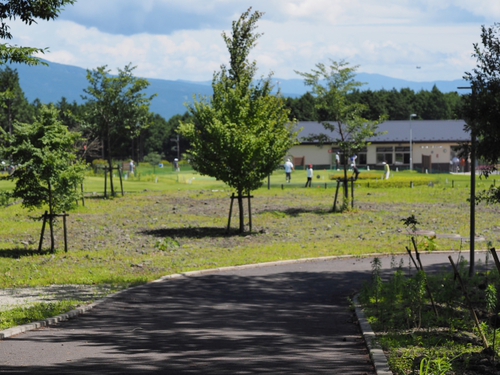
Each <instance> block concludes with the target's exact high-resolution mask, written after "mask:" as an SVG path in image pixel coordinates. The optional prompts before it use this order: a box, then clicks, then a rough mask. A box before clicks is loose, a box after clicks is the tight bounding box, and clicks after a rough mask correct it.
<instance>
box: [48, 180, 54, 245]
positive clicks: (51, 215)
mask: <svg viewBox="0 0 500 375" xmlns="http://www.w3.org/2000/svg"><path fill="white" fill-rule="evenodd" d="M48 186H49V229H50V252H51V253H52V254H54V252H55V244H54V242H55V240H54V208H53V204H52V185H51V183H50V180H49V181H48Z"/></svg>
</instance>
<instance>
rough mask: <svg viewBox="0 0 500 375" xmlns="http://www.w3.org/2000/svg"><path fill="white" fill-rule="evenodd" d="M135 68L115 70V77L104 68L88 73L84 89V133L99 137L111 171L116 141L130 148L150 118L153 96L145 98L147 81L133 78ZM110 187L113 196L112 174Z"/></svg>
mask: <svg viewBox="0 0 500 375" xmlns="http://www.w3.org/2000/svg"><path fill="white" fill-rule="evenodd" d="M134 69H135V68H134V67H132V66H130V65H127V66H125V68H124V69H118V76H112V75H110V70H109V69H107V67H106V66H102V67H98V68H97V69H94V70H92V71H87V80H88V81H89V87H88V88H87V89H85V90H84V91H85V94H86V95H84V96H83V99H84V100H86V105H87V108H88V113H87V119H86V120H87V124H88V126H87V127H86V128H85V129H84V134H85V135H86V136H87V137H88V138H93V137H94V136H97V137H100V139H101V143H102V145H103V148H104V153H105V157H106V159H107V161H108V167H109V168H110V170H111V168H112V167H113V156H115V154H114V151H113V150H114V147H115V146H116V142H117V140H119V139H123V137H125V139H126V140H127V141H128V142H129V143H130V145H132V144H133V141H134V140H135V139H137V138H138V137H139V135H140V134H141V132H142V131H143V130H144V129H146V128H147V127H148V126H149V124H150V122H151V119H152V117H151V115H150V112H149V107H150V104H151V100H152V99H153V97H154V96H155V95H151V96H148V95H146V93H145V92H144V90H145V89H146V88H147V87H148V86H149V82H148V81H147V80H146V79H143V78H136V77H134V75H133V70H134ZM132 158H134V155H132ZM136 159H137V158H136ZM110 187H111V195H115V191H114V185H113V174H111V176H110Z"/></svg>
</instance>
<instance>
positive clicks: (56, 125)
mask: <svg viewBox="0 0 500 375" xmlns="http://www.w3.org/2000/svg"><path fill="white" fill-rule="evenodd" d="M58 116H59V114H58V111H57V110H56V109H55V108H54V107H44V108H43V109H42V111H41V113H40V116H39V117H38V118H37V119H36V120H35V122H34V123H33V124H22V123H15V124H14V129H13V130H14V131H13V133H12V135H7V134H6V133H4V135H6V136H7V140H8V142H7V143H8V146H7V147H6V149H5V153H6V155H8V156H9V158H10V159H11V160H14V161H15V163H16V169H15V170H14V172H13V173H12V174H11V175H10V176H9V178H10V179H12V180H14V181H15V187H14V191H13V193H12V195H13V197H15V198H20V199H22V205H23V206H24V207H27V208H30V209H35V208H41V207H42V206H44V205H47V206H48V208H49V226H50V232H51V251H52V252H53V251H54V236H53V221H54V215H55V214H56V213H57V212H59V213H60V212H61V211H66V210H69V209H71V207H72V206H73V205H74V204H75V201H76V199H77V198H78V197H79V195H78V193H77V190H76V189H75V187H76V186H77V185H78V184H80V183H81V182H82V181H83V173H84V171H85V165H84V164H83V163H82V162H81V161H80V160H79V159H77V157H76V152H75V144H76V142H77V141H78V139H79V138H80V135H79V134H78V133H72V132H70V131H69V130H68V128H67V127H66V126H65V125H63V124H62V123H61V122H60V121H59V119H58Z"/></svg>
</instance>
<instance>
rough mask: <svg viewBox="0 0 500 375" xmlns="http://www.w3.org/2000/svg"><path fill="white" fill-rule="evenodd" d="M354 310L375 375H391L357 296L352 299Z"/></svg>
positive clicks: (385, 358)
mask: <svg viewBox="0 0 500 375" xmlns="http://www.w3.org/2000/svg"><path fill="white" fill-rule="evenodd" d="M353 302H354V308H355V310H356V316H357V318H358V322H359V327H360V329H361V333H362V335H363V338H364V339H365V343H366V346H367V347H368V351H369V352H370V358H371V359H372V362H373V365H374V367H375V372H376V373H377V375H393V373H392V371H391V370H390V368H389V364H388V363H387V357H386V356H385V353H384V351H383V350H382V347H381V346H380V344H379V343H378V341H377V337H376V335H375V332H373V330H372V327H371V326H370V323H368V320H367V319H366V316H365V313H364V311H363V309H362V308H361V305H360V304H359V300H358V295H355V296H354V298H353Z"/></svg>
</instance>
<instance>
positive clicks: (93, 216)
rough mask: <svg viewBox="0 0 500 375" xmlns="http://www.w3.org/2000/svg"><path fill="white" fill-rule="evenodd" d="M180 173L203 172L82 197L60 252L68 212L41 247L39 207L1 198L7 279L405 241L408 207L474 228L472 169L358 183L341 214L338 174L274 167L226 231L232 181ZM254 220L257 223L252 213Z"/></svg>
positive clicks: (192, 265)
mask: <svg viewBox="0 0 500 375" xmlns="http://www.w3.org/2000/svg"><path fill="white" fill-rule="evenodd" d="M178 175H183V176H184V178H185V179H189V178H191V176H194V177H195V179H194V180H193V181H192V183H191V184H189V183H185V182H176V181H170V182H158V183H156V182H139V181H125V185H124V187H125V196H124V197H118V198H114V199H102V198H96V197H94V198H88V199H86V202H85V206H84V207H82V206H79V207H78V208H77V209H76V210H75V211H74V212H71V213H70V216H69V217H68V247H69V252H68V253H64V252H63V248H64V247H63V242H62V241H63V233H62V228H61V223H60V222H59V223H58V225H57V228H56V233H55V235H56V242H57V244H58V251H57V253H56V254H48V253H46V252H44V251H42V252H41V253H38V251H37V248H38V243H39V235H40V229H41V222H40V221H34V220H33V217H37V216H39V215H40V214H41V211H40V212H31V213H30V212H28V211H26V210H24V209H22V208H21V206H20V205H19V204H14V205H12V206H9V207H5V208H3V209H2V210H1V211H0V219H1V220H2V223H3V225H2V226H1V227H0V287H2V288H7V287H22V286H43V285H52V284H119V285H130V284H137V283H144V282H147V281H149V280H153V279H155V278H158V277H160V276H163V275H166V274H171V273H177V272H184V271H189V270H196V269H207V268H213V267H223V266H231V265H241V264H249V263H259V262H269V261H276V260H281V259H298V258H308V257H319V256H331V255H347V254H350V255H366V254H377V253H396V252H403V251H404V249H405V246H406V245H408V237H407V236H406V235H405V233H406V232H405V228H404V227H403V225H402V224H401V222H400V220H401V218H404V217H407V216H409V215H410V214H415V215H416V216H417V218H418V220H419V221H420V222H421V223H422V229H427V230H432V231H435V232H436V233H443V234H452V233H454V234H460V235H461V236H468V226H469V220H468V212H469V205H468V202H467V197H468V189H467V186H466V178H467V177H466V176H464V179H462V180H461V181H460V182H458V180H457V182H455V183H454V186H455V187H453V188H452V187H451V180H449V181H448V182H447V181H445V177H440V176H434V179H435V184H434V186H433V187H428V186H426V185H425V186H415V187H414V188H409V187H407V188H393V187H387V188H385V189H381V188H377V189H373V188H369V187H367V186H363V185H357V186H356V190H355V209H354V210H352V211H349V212H345V213H343V214H338V213H336V214H334V213H331V208H332V206H333V196H334V194H335V186H336V185H335V184H331V185H329V184H327V185H326V188H325V184H324V183H323V182H321V183H316V184H313V188H310V189H309V188H308V189H306V188H303V187H302V180H303V181H304V183H305V180H306V176H305V172H302V171H296V172H294V176H293V178H292V181H294V182H293V183H292V184H290V185H282V184H281V182H284V181H285V177H284V173H280V172H277V173H276V174H275V175H273V176H272V177H271V182H272V184H271V189H270V190H268V189H267V186H265V187H263V188H261V189H259V190H258V191H256V192H254V193H253V195H254V198H253V199H252V222H253V233H252V234H245V235H238V234H237V233H235V229H236V227H237V224H238V223H237V220H238V218H237V210H236V207H235V209H234V210H233V217H232V230H231V231H230V233H229V234H226V226H227V215H228V212H229V204H230V199H229V197H230V194H231V191H230V190H229V189H228V188H227V187H226V186H224V185H223V184H222V183H220V182H217V181H214V180H213V179H209V178H205V179H203V178H202V177H200V176H198V175H196V174H194V173H192V172H184V173H181V174H175V173H170V176H178ZM167 176H168V175H167ZM197 176H198V178H197ZM301 177H303V178H302V179H301ZM411 177H413V176H410V178H411ZM446 178H449V176H447V177H446ZM99 179H100V180H99ZM297 180H301V181H300V184H299V182H298V181H297ZM325 181H326V180H325ZM101 184H103V179H102V177H92V178H88V179H87V180H86V185H87V186H94V187H96V190H97V187H99V186H100V185H101ZM459 184H463V186H462V187H460V185H459ZM153 187H154V188H155V189H153ZM245 208H246V207H245ZM246 214H247V213H246ZM497 218H498V208H497V207H495V206H484V205H479V206H478V207H477V218H476V227H477V230H478V232H479V233H480V234H483V235H485V236H486V238H487V239H488V240H489V241H491V242H492V243H493V244H495V243H496V242H497V241H498V238H499V233H500V232H499V229H500V227H499V225H498V222H497ZM245 220H246V223H248V220H249V218H248V216H246V218H245ZM47 236H48V230H46V237H45V239H44V244H48V243H49V242H48V237H47ZM436 244H437V246H438V248H439V249H459V248H465V246H466V244H465V242H464V243H462V242H461V241H453V240H450V239H437V240H436ZM478 246H481V244H478Z"/></svg>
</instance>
